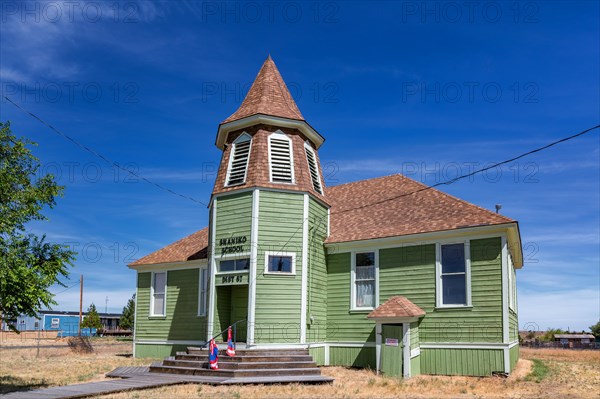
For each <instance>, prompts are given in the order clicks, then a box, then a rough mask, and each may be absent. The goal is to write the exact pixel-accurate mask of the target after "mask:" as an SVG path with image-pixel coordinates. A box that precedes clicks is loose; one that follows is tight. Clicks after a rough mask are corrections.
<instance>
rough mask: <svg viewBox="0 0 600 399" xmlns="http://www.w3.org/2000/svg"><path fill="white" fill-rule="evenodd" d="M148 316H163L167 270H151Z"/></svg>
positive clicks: (165, 301) (165, 303)
mask: <svg viewBox="0 0 600 399" xmlns="http://www.w3.org/2000/svg"><path fill="white" fill-rule="evenodd" d="M151 291H152V292H151V293H150V302H151V303H150V316H164V315H165V309H166V305H167V272H153V273H152V286H151Z"/></svg>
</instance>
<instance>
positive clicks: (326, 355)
mask: <svg viewBox="0 0 600 399" xmlns="http://www.w3.org/2000/svg"><path fill="white" fill-rule="evenodd" d="M329 359H330V357H329V344H325V366H329V364H330V363H331V361H330V360H329Z"/></svg>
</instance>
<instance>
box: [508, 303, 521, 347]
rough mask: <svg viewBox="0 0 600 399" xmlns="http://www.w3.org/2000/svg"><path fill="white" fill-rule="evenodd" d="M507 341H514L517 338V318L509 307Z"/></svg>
mask: <svg viewBox="0 0 600 399" xmlns="http://www.w3.org/2000/svg"><path fill="white" fill-rule="evenodd" d="M508 326H509V341H510V342H514V341H517V340H518V339H519V320H518V318H517V313H516V312H515V311H514V310H512V309H509V311H508Z"/></svg>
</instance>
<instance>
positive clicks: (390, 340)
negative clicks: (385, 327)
mask: <svg viewBox="0 0 600 399" xmlns="http://www.w3.org/2000/svg"><path fill="white" fill-rule="evenodd" d="M385 345H386V346H398V345H399V344H398V340H397V339H396V338H386V339H385Z"/></svg>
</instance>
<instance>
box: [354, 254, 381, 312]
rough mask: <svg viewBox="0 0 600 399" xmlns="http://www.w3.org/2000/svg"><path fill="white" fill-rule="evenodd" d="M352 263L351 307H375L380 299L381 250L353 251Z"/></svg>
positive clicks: (358, 308)
mask: <svg viewBox="0 0 600 399" xmlns="http://www.w3.org/2000/svg"><path fill="white" fill-rule="evenodd" d="M351 263H352V265H351V268H352V271H351V273H350V276H351V289H350V291H351V292H350V297H351V303H350V309H351V310H372V309H375V308H376V307H377V303H378V301H379V292H378V287H377V281H378V278H377V277H378V270H379V252H378V251H369V252H353V253H352V262H351Z"/></svg>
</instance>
